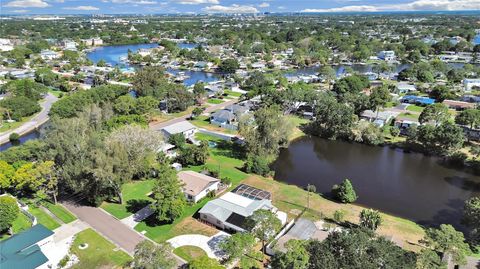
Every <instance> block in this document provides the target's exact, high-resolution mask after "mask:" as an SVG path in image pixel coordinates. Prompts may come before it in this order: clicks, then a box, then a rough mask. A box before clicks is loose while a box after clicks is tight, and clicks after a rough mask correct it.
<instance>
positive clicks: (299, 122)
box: [288, 115, 310, 141]
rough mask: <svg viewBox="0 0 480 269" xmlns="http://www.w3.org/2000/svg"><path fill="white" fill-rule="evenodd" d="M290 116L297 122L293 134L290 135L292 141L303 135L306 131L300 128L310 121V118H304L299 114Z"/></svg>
mask: <svg viewBox="0 0 480 269" xmlns="http://www.w3.org/2000/svg"><path fill="white" fill-rule="evenodd" d="M288 118H289V119H290V120H291V121H292V122H293V123H294V124H295V126H296V127H295V129H294V130H293V132H292V134H291V135H290V141H291V140H295V139H296V138H299V137H302V136H304V135H305V133H304V132H303V131H302V130H301V129H300V127H301V126H302V125H303V124H307V123H309V122H310V121H309V120H308V119H304V118H301V117H298V116H293V115H290V116H288Z"/></svg>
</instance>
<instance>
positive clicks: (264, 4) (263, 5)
mask: <svg viewBox="0 0 480 269" xmlns="http://www.w3.org/2000/svg"><path fill="white" fill-rule="evenodd" d="M269 6H270V4H269V3H267V2H263V3H261V4H260V5H258V7H269Z"/></svg>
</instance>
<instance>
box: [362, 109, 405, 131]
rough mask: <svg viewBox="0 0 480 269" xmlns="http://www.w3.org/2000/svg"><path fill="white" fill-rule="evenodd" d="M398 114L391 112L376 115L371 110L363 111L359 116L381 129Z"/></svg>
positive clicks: (381, 112)
mask: <svg viewBox="0 0 480 269" xmlns="http://www.w3.org/2000/svg"><path fill="white" fill-rule="evenodd" d="M398 114H400V113H399V112H393V111H380V112H378V113H377V112H375V111H372V110H365V111H363V112H362V113H361V114H360V118H362V119H365V120H368V121H370V122H373V123H374V124H375V125H377V126H378V127H383V126H384V125H385V124H387V123H388V122H389V121H390V120H392V119H393V118H395V117H396V116H398Z"/></svg>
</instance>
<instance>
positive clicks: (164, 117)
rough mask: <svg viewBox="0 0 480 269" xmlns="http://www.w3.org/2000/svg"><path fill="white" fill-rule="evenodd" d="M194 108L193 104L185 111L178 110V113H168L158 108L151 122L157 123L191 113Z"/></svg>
mask: <svg viewBox="0 0 480 269" xmlns="http://www.w3.org/2000/svg"><path fill="white" fill-rule="evenodd" d="M194 108H195V106H191V107H189V108H188V109H187V110H185V111H182V112H177V113H168V114H166V113H163V112H161V111H158V110H156V112H155V114H154V115H153V116H152V118H151V123H152V124H155V123H160V122H165V121H168V120H171V119H174V118H178V117H181V116H185V115H190V114H192V111H193V109H194Z"/></svg>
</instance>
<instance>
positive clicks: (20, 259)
mask: <svg viewBox="0 0 480 269" xmlns="http://www.w3.org/2000/svg"><path fill="white" fill-rule="evenodd" d="M53 234H54V233H53V232H52V231H50V230H49V229H47V228H45V226H43V225H41V224H37V225H35V226H33V227H32V228H30V229H28V230H26V231H24V232H21V233H19V234H16V235H14V236H12V237H10V238H8V239H6V240H4V241H1V242H0V268H2V269H19V268H21V269H34V268H41V269H43V268H45V269H46V268H51V267H52V266H56V264H55V265H52V264H50V263H49V259H48V258H47V256H46V254H45V253H47V252H48V251H50V250H51V247H52V245H53V244H54V243H53Z"/></svg>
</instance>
